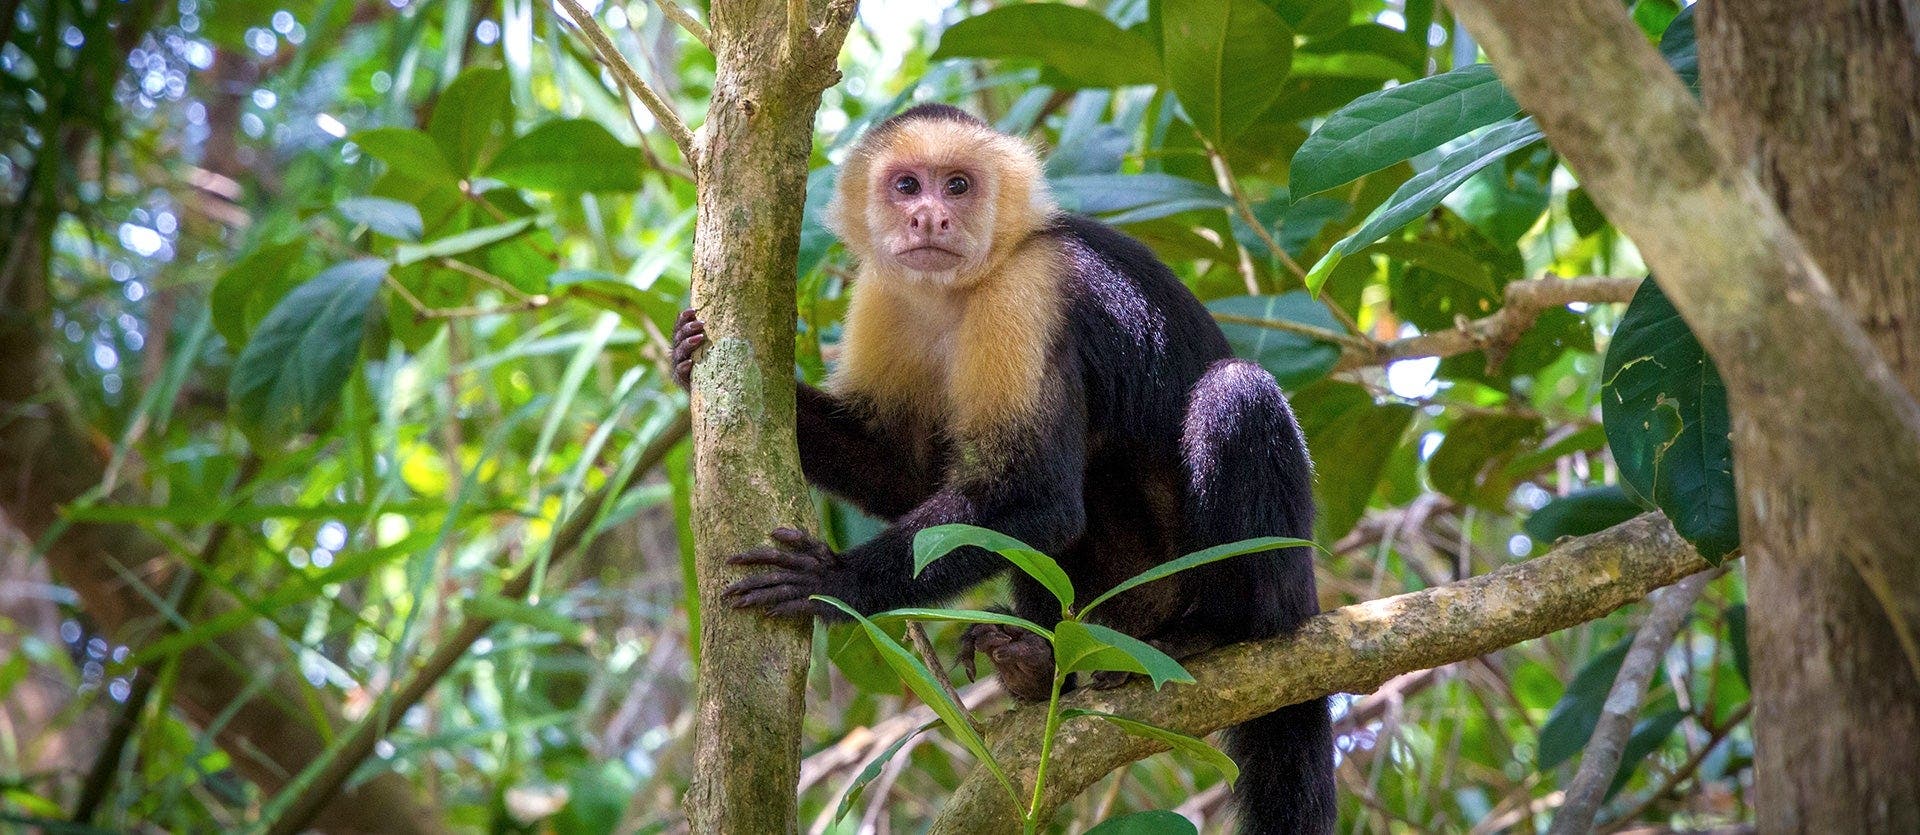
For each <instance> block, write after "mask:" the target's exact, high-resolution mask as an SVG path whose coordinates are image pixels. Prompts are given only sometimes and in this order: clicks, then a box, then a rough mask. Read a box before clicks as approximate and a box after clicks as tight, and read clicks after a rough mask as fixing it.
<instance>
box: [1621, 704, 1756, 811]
mask: <svg viewBox="0 0 1920 835" xmlns="http://www.w3.org/2000/svg"><path fill="white" fill-rule="evenodd" d="M1752 712H1753V702H1747V703H1746V704H1743V705H1741V706H1739V707H1737V708H1734V710H1733V712H1732V713H1730V714H1727V719H1726V721H1724V722H1721V723H1719V724H1718V725H1715V726H1713V727H1712V728H1710V729H1708V731H1707V742H1706V744H1704V745H1701V746H1700V750H1698V751H1695V752H1693V756H1690V757H1688V758H1687V761H1686V763H1684V764H1682V765H1681V766H1680V767H1679V768H1676V769H1674V771H1673V773H1672V774H1669V775H1667V779H1665V780H1662V781H1661V782H1660V787H1659V788H1657V789H1654V790H1653V793H1652V794H1649V795H1647V797H1646V799H1645V800H1642V801H1640V803H1639V804H1637V805H1635V806H1634V807H1633V808H1632V809H1629V810H1627V812H1626V813H1625V814H1622V815H1619V816H1618V817H1615V818H1613V819H1612V820H1610V821H1608V822H1607V824H1606V825H1605V826H1604V827H1602V828H1603V829H1605V830H1606V831H1608V832H1613V831H1617V830H1619V829H1622V828H1624V827H1625V826H1626V825H1627V824H1631V823H1632V822H1634V821H1637V820H1639V819H1640V816H1641V815H1644V814H1646V813H1647V810H1648V809H1650V808H1652V807H1653V804H1655V803H1658V802H1660V801H1661V800H1662V799H1663V798H1665V797H1667V796H1668V795H1671V794H1673V792H1674V791H1675V790H1676V789H1678V788H1680V784H1681V783H1685V782H1686V781H1687V780H1688V779H1689V778H1691V777H1693V774H1694V772H1696V771H1699V770H1700V764H1701V763H1703V762H1706V760H1707V755H1708V754H1711V753H1713V749H1715V748H1718V747H1720V743H1721V742H1722V741H1723V740H1725V739H1726V738H1727V737H1728V736H1729V735H1731V734H1732V733H1733V729H1734V728H1737V727H1739V726H1740V723H1741V722H1745V721H1747V715H1748V714H1750V713H1752Z"/></svg>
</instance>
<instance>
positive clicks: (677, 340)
mask: <svg viewBox="0 0 1920 835" xmlns="http://www.w3.org/2000/svg"><path fill="white" fill-rule="evenodd" d="M705 344H707V337H706V336H705V335H704V334H698V333H696V334H693V335H691V336H675V337H674V341H673V359H674V361H675V362H679V361H680V360H688V361H691V360H692V359H693V353H694V352H695V351H698V350H700V346H702V345H705Z"/></svg>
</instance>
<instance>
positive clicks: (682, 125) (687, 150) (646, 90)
mask: <svg viewBox="0 0 1920 835" xmlns="http://www.w3.org/2000/svg"><path fill="white" fill-rule="evenodd" d="M555 2H557V3H559V5H560V7H561V8H563V9H565V10H566V12H567V15H568V16H569V17H571V18H573V25H574V27H575V28H577V29H579V30H580V34H581V35H582V36H584V37H585V38H586V40H587V45H588V46H590V47H592V48H593V53H594V54H595V55H596V56H599V58H600V63H601V64H604V65H606V67H607V69H609V70H611V71H612V72H613V77H614V78H616V79H618V80H619V81H620V86H622V87H625V88H626V89H627V92H629V93H632V94H633V97H634V98H637V99H639V100H640V103H641V104H643V105H645V106H646V108H647V112H649V113H652V114H653V118H654V121H657V122H659V123H660V127H662V128H664V129H665V130H666V131H667V135H668V136H671V137H673V144H674V145H676V146H679V148H680V156H681V157H682V158H683V159H685V160H686V161H687V164H688V165H690V166H693V167H694V168H695V169H696V170H698V168H699V165H698V157H697V156H696V154H695V152H694V139H693V131H690V130H688V129H687V123H686V122H683V121H681V120H680V114H678V113H675V112H674V110H673V104H672V103H671V102H668V101H667V100H666V99H663V98H661V97H660V94H659V93H656V92H654V91H653V88H652V87H649V86H647V82H646V81H645V80H643V79H641V78H640V74H639V73H637V72H635V71H634V69H633V65H632V64H629V63H627V59H626V58H624V57H621V55H620V50H619V48H618V47H615V46H614V45H613V41H611V40H608V39H607V34H606V33H605V32H602V31H600V24H599V23H598V22H596V21H594V19H593V15H592V14H591V13H589V12H588V11H587V10H586V9H584V8H581V6H580V3H579V0H555Z"/></svg>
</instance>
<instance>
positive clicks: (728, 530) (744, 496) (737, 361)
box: [686, 0, 853, 833]
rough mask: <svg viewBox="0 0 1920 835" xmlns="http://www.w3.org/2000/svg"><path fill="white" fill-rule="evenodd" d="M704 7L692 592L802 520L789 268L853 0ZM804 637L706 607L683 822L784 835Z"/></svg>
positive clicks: (790, 806)
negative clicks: (707, 26) (817, 118)
mask: <svg viewBox="0 0 1920 835" xmlns="http://www.w3.org/2000/svg"><path fill="white" fill-rule="evenodd" d="M823 6H824V7H823ZM711 17H712V23H713V31H712V39H713V43H712V46H713V51H714V56H715V58H716V59H717V63H718V69H717V72H716V75H715V79H714V85H713V101H712V102H711V103H710V105H709V106H708V109H707V121H706V124H705V125H704V126H703V127H702V128H701V133H702V135H703V139H702V142H701V145H700V147H699V149H698V151H697V155H698V159H697V160H695V161H694V163H695V168H696V174H697V177H698V182H699V189H698V191H699V196H698V199H699V222H698V226H697V227H696V228H695V232H694V252H693V297H694V304H695V305H696V306H697V307H698V309H699V310H700V314H701V318H702V319H704V320H705V321H706V324H707V339H708V347H707V349H706V354H705V356H704V357H703V358H702V359H701V360H700V362H699V363H697V364H696V365H695V366H694V372H693V377H694V383H693V415H694V422H693V432H694V491H693V518H694V529H695V530H696V531H698V533H699V535H698V539H697V542H696V550H695V559H696V568H697V571H696V573H697V574H698V575H699V585H700V596H701V599H702V600H706V601H715V600H718V599H719V592H720V590H721V589H723V588H725V587H726V584H727V583H729V582H731V581H733V580H735V579H738V578H739V577H740V576H741V575H742V573H743V572H742V571H741V570H740V569H738V568H735V567H733V566H729V565H727V563H726V560H727V558H728V557H729V556H732V555H734V554H737V553H740V552H741V551H744V550H746V549H748V548H751V547H753V546H755V545H759V544H761V543H763V542H764V541H765V537H766V535H767V532H768V531H770V530H772V529H773V528H775V527H780V526H791V527H802V528H808V527H812V524H811V520H812V516H813V508H812V505H811V503H810V502H809V501H808V498H807V492H806V484H805V483H804V482H803V481H802V480H801V476H800V458H799V452H798V450H797V449H796V447H795V445H794V388H793V322H794V316H795V310H794V270H795V264H796V261H797V258H798V252H799V242H800V215H801V207H802V206H803V204H804V196H805V192H806V181H807V158H808V156H809V154H810V153H811V151H812V148H813V117H814V111H815V109H816V108H818V107H819V104H820V93H821V91H823V90H825V89H826V88H827V87H830V86H832V85H833V84H834V83H835V82H836V81H838V80H839V73H838V71H836V70H835V68H834V64H835V60H836V58H837V57H838V55H839V52H840V44H841V41H842V40H843V39H844V38H845V37H846V32H847V26H848V24H849V23H851V22H852V18H853V4H852V3H851V2H847V3H840V2H834V3H832V4H831V5H827V4H821V3H818V2H807V0H790V2H784V3H783V2H780V0H731V1H730V0H717V2H715V3H714V4H713V10H712V16H711ZM795 17H804V18H805V19H799V20H796V19H794V18H795ZM810 635H811V631H810V630H809V629H808V625H807V623H805V622H803V621H795V620H775V619H768V618H763V617H761V616H759V615H757V614H750V613H743V612H736V611H733V610H730V609H727V608H726V607H724V606H710V607H708V608H707V609H706V610H705V615H704V617H703V618H702V623H701V629H700V642H701V643H700V646H701V668H700V680H699V686H698V692H697V694H696V699H697V702H698V706H697V712H696V720H695V721H696V727H695V731H694V734H695V755H694V756H695V760H694V774H695V776H694V783H693V786H692V788H691V790H689V792H688V794H687V800H686V806H687V813H688V817H689V818H690V820H691V823H692V829H693V831H694V832H697V833H749V832H751V833H779V832H791V831H793V830H794V827H795V823H794V813H795V809H794V804H795V800H794V787H795V786H796V785H797V784H798V781H799V774H800V719H801V713H802V707H803V704H804V703H803V695H804V693H803V687H804V685H805V677H806V670H807V659H808V653H807V642H808V638H809V636H810Z"/></svg>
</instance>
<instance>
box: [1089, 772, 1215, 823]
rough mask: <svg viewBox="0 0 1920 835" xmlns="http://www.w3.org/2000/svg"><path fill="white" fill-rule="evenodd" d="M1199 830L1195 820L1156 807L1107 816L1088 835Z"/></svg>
mask: <svg viewBox="0 0 1920 835" xmlns="http://www.w3.org/2000/svg"><path fill="white" fill-rule="evenodd" d="M1227 762H1233V761H1232V760H1228V761H1227ZM1199 832H1200V830H1198V829H1195V828H1194V827H1193V821H1190V820H1187V819H1186V818H1185V817H1182V816H1181V814H1180V813H1179V812H1169V811H1167V810H1165V809H1155V810H1153V811H1150V812H1134V813H1133V814H1130V815H1121V816H1120V817H1117V818H1107V819H1106V820H1103V821H1101V822H1100V823H1099V825H1097V826H1095V827H1094V828H1092V829H1089V830H1087V832H1086V835H1199Z"/></svg>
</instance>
